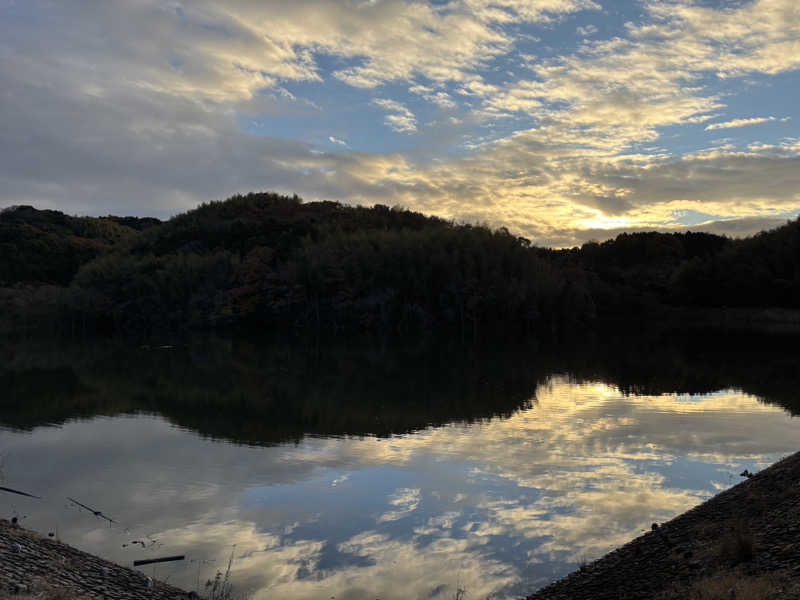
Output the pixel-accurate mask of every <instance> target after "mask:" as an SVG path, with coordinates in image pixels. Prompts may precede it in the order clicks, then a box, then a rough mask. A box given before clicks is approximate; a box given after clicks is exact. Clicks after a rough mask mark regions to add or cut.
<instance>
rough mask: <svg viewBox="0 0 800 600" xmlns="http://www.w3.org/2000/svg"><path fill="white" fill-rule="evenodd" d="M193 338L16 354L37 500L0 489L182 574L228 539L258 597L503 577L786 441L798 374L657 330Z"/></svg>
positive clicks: (420, 591) (728, 478)
mask: <svg viewBox="0 0 800 600" xmlns="http://www.w3.org/2000/svg"><path fill="white" fill-rule="evenodd" d="M204 344H205V345H204V346H199V347H198V346H196V345H193V346H191V347H187V348H183V349H175V350H176V351H175V352H172V351H170V352H169V353H166V354H165V353H162V354H160V355H157V357H156V358H153V357H154V353H153V352H152V351H144V350H136V351H127V350H120V349H118V348H86V349H84V350H82V351H72V352H71V353H70V354H68V356H70V360H69V361H65V360H64V358H63V357H64V356H67V355H65V354H63V353H56V351H53V353H52V354H48V353H47V352H44V353H42V352H41V351H40V350H35V351H34V350H30V349H20V350H17V351H16V353H15V354H14V355H13V356H12V357H10V359H9V360H8V361H7V362H6V365H7V368H6V371H5V373H4V374H3V375H2V377H3V378H4V379H3V383H4V386H5V389H6V390H9V394H8V395H6V396H5V397H4V400H3V408H2V409H0V422H2V423H4V424H5V426H6V430H5V431H0V436H2V437H0V453H2V454H3V456H4V457H5V460H4V462H5V467H4V472H5V477H6V482H7V484H8V485H12V484H13V485H14V486H16V487H19V488H21V489H26V490H29V491H32V492H34V493H37V492H38V493H41V494H42V495H44V496H45V497H46V499H45V501H42V502H36V501H32V500H28V499H24V498H17V497H14V498H12V497H0V515H2V516H8V515H10V514H11V513H13V512H16V513H17V514H19V515H20V516H27V518H26V519H25V520H24V522H25V523H26V524H28V526H31V527H34V528H37V529H40V530H43V531H53V530H55V529H56V528H57V530H58V534H59V535H60V537H61V538H62V539H63V540H65V541H67V542H70V543H73V544H75V545H77V546H79V547H82V548H86V549H88V550H91V551H93V552H96V553H100V554H102V555H104V556H107V557H109V558H111V559H113V560H117V561H119V562H122V563H124V564H130V562H132V560H134V559H136V558H141V557H143V556H160V555H167V554H183V553H185V554H186V555H187V558H188V561H187V562H185V563H183V564H174V565H162V566H159V567H156V570H155V574H156V576H159V577H162V578H169V580H170V581H171V582H173V583H177V584H179V585H182V586H184V587H187V588H192V589H194V588H195V587H197V586H198V582H199V587H200V588H202V584H203V582H204V581H205V579H206V578H208V577H209V576H213V574H214V572H215V571H216V569H218V568H223V569H224V566H225V564H227V558H228V556H229V554H230V552H231V550H232V549H233V553H234V556H235V561H234V572H233V577H234V582H235V583H236V584H237V585H238V586H239V587H240V588H242V589H247V590H253V591H254V593H255V596H256V597H264V598H266V597H280V598H326V599H329V598H330V597H331V596H335V597H336V598H338V599H341V598H381V599H390V598H409V597H411V598H452V597H453V596H454V595H455V592H456V590H457V589H458V588H461V589H466V590H467V591H468V593H469V597H479V598H484V597H487V596H488V597H513V596H519V595H521V594H523V593H527V592H531V591H533V590H534V589H535V588H537V587H539V586H541V585H544V584H546V583H547V582H549V581H550V580H552V579H553V578H555V577H557V576H559V575H561V574H563V573H565V572H567V571H569V570H571V569H572V568H574V566H575V564H576V562H578V561H580V560H582V559H583V558H593V557H596V556H599V555H600V554H602V553H603V552H605V551H607V550H608V549H610V548H611V547H613V546H615V545H618V544H620V543H623V542H625V541H627V540H628V539H630V538H631V537H633V536H635V535H637V534H638V533H639V532H640V531H641V530H642V529H644V528H645V527H648V526H649V524H650V523H651V522H653V521H661V520H665V519H667V518H670V517H671V516H674V515H675V514H678V513H680V512H682V511H684V510H686V509H687V508H689V507H691V506H693V505H695V504H697V503H698V502H699V501H701V500H702V499H704V498H707V497H708V496H710V495H711V494H713V493H714V492H715V491H717V490H718V489H721V488H724V487H727V486H729V485H731V484H732V483H735V482H736V481H738V480H739V477H738V475H737V473H739V472H740V471H741V470H742V469H744V468H749V469H750V470H754V469H756V470H757V469H758V468H760V467H761V466H763V465H765V464H768V463H770V462H772V461H774V460H775V459H776V458H778V457H780V456H782V455H785V454H788V453H790V452H794V451H796V450H797V439H798V436H797V423H796V421H794V420H793V419H792V418H791V416H790V409H791V405H789V404H788V402H786V400H785V399H786V398H790V397H792V394H793V390H792V391H791V392H790V391H789V389H788V388H787V389H785V390H783V388H781V389H782V390H783V391H781V392H780V393H778V394H776V395H774V396H765V397H766V399H767V400H770V401H772V402H776V404H773V403H771V402H765V401H763V399H761V398H758V397H756V396H754V395H751V394H747V393H743V392H740V391H733V389H731V388H733V387H738V388H745V389H750V390H751V391H754V392H757V391H758V389H754V388H753V386H758V385H762V384H760V383H758V382H759V377H758V376H757V375H755V374H754V373H753V372H752V371H747V370H746V369H744V368H742V364H744V363H745V362H746V361H747V358H746V357H741V358H740V359H738V362H737V359H732V358H731V357H730V355H729V354H728V353H727V351H725V350H724V348H723V349H722V350H720V351H719V353H714V354H705V355H704V356H705V359H704V360H702V361H700V360H696V359H695V358H693V357H692V355H691V353H683V354H681V353H680V352H679V350H676V349H675V347H670V348H666V349H665V347H664V346H663V345H662V346H661V348H662V350H661V351H660V353H655V354H651V355H650V356H651V359H650V360H657V359H658V358H661V360H662V362H661V363H660V368H658V369H656V370H651V371H649V372H648V370H647V368H645V366H642V365H641V364H640V365H639V368H638V370H637V369H629V370H626V369H623V368H621V367H620V366H619V365H620V364H624V363H625V362H627V361H630V360H632V359H631V358H629V357H628V358H626V357H625V356H622V355H620V354H616V355H614V356H613V357H612V356H611V355H610V353H608V352H606V353H602V352H592V351H591V348H587V347H583V348H582V349H580V350H578V351H576V353H574V354H557V353H554V352H550V353H547V352H539V353H536V352H533V353H521V352H516V353H513V354H509V355H506V356H499V357H498V356H497V355H495V357H494V358H491V357H488V356H486V357H484V356H481V355H479V354H477V355H476V354H474V353H466V354H460V355H456V354H454V353H453V352H450V353H449V354H448V353H441V354H438V355H433V356H431V355H430V354H425V353H424V352H422V351H419V352H417V351H409V352H408V353H407V354H406V355H405V356H402V357H400V358H398V357H397V355H396V354H392V353H391V352H390V351H388V350H384V351H383V352H384V353H383V354H381V351H380V350H379V351H375V350H374V349H372V350H371V351H370V353H369V356H370V357H371V358H368V359H364V360H366V361H368V362H367V363H366V365H367V368H365V367H364V364H365V363H364V362H363V361H362V362H361V363H360V364H361V365H362V367H361V368H357V367H355V366H353V365H358V364H359V360H358V359H357V357H358V352H359V351H358V350H353V349H350V350H341V349H340V351H339V352H333V353H332V354H328V353H327V351H322V352H320V351H318V350H316V349H314V350H312V351H311V352H309V353H307V354H299V355H298V353H294V354H291V353H290V352H289V351H288V348H289V347H288V346H284V347H281V346H277V347H276V346H272V347H261V348H259V347H258V346H235V345H231V344H230V343H223V344H222V346H221V347H220V346H218V345H216V343H213V342H208V341H206V342H204ZM632 351H633V354H634V355H635V356H640V354H637V352H636V349H635V348H634V349H633V350H632ZM348 353H349V354H348ZM603 356H605V357H606V358H605V359H601V358H599V357H603ZM761 356H762V359H761V360H760V361H758V362H755V361H753V365H754V369H756V370H759V369H760V370H761V371H762V372H763V370H764V369H770V370H773V372H775V373H782V375H781V378H777V377H773V378H772V379H771V380H770V381H769V382H768V383H765V384H764V385H769V386H770V388H769V389H770V390H774V389H777V388H778V387H779V383H781V382H782V383H783V384H785V385H787V386H790V385H793V382H792V381H791V378H792V377H796V375H795V374H793V372H792V371H790V370H785V369H781V368H780V367H778V366H776V364H781V363H780V361H782V360H785V359H786V358H787V357H786V355H785V354H784V353H779V354H778V355H777V356H776V357H775V359H774V360H775V361H776V362H772V363H770V362H769V360H766V359H765V358H764V355H763V354H762V355H761ZM445 357H448V358H445ZM587 357H589V358H587ZM637 360H643V359H637ZM615 361H616V362H615ZM645 364H650V363H649V362H646V361H645ZM676 365H677V367H676ZM311 368H315V369H317V370H316V371H315V372H314V373H315V374H314V376H309V375H308V373H309V372H310V371H309V369H311ZM414 369H416V371H414ZM412 371H413V372H412ZM669 372H673V373H674V374H675V378H674V381H676V382H678V383H677V384H673V385H676V387H675V388H674V389H673V391H671V392H670V393H663V392H664V391H665V389H664V387H663V386H668V385H669V383H668V374H669ZM43 373H46V374H53V373H55V374H56V375H53V378H52V379H49V380H48V377H46V376H45V375H43ZM33 374H36V376H35V377H34V375H33ZM304 374H305V375H304ZM737 378H738V379H737ZM54 382H57V383H54ZM687 382H690V383H687ZM720 384H727V385H725V387H726V388H728V389H722V391H716V390H719V388H717V387H716V386H717V385H720ZM679 385H680V386H683V387H678V386H679ZM634 389H635V390H636V391H638V392H639V393H636V394H632V393H623V391H621V390H624V391H625V392H630V391H631V390H634ZM666 389H668V388H666ZM794 389H796V388H794ZM698 390H699V391H702V392H703V393H701V394H693V395H688V393H687V392H692V391H698ZM196 406H201V407H202V409H197V408H194V407H196ZM348 410H355V411H360V414H339V413H344V412H345V411H348ZM448 414H449V415H451V416H450V418H448ZM76 417H81V418H80V419H76ZM43 423H61V426H59V427H52V426H47V427H42V426H41V425H42V424H43ZM308 434H311V435H308ZM345 434H360V435H345ZM231 442H236V443H231ZM242 442H244V444H242ZM67 497H74V498H78V499H86V500H87V501H91V502H87V503H89V504H90V505H92V506H94V505H95V504H96V505H97V506H99V508H101V509H102V510H103V511H104V512H105V513H106V514H108V515H110V516H111V517H113V518H115V519H117V520H119V521H120V523H121V524H122V525H121V526H119V527H117V526H113V527H109V526H108V524H107V523H105V522H103V521H99V520H98V519H96V518H95V517H93V516H92V515H90V514H88V513H86V512H85V511H84V512H81V511H80V510H79V509H77V508H76V507H75V506H74V505H70V504H69V503H68V502H66V501H65V498H67ZM92 503H94V504H92ZM123 528H127V529H128V530H129V531H127V532H126V531H125V530H124V529H123ZM132 540H142V541H145V545H146V546H147V547H146V548H142V547H140V545H131V544H130V542H131V541H132ZM123 544H127V545H126V546H125V547H123ZM234 545H235V548H233V546H234ZM150 572H151V571H148V573H150Z"/></svg>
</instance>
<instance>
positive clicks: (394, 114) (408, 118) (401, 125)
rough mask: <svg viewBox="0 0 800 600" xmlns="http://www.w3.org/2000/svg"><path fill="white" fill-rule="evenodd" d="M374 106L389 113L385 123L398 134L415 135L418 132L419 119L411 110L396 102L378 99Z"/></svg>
mask: <svg viewBox="0 0 800 600" xmlns="http://www.w3.org/2000/svg"><path fill="white" fill-rule="evenodd" d="M372 104H374V105H376V106H380V107H381V108H382V109H384V110H385V111H387V112H388V113H389V114H387V115H386V116H385V117H384V122H385V123H386V125H387V126H389V127H390V128H391V129H393V130H394V131H397V132H398V133H415V132H416V131H417V119H416V117H415V116H414V113H412V112H411V111H410V110H408V109H407V108H406V107H405V106H403V105H402V104H400V103H399V102H397V101H395V100H388V99H385V98H376V99H374V100H373V101H372Z"/></svg>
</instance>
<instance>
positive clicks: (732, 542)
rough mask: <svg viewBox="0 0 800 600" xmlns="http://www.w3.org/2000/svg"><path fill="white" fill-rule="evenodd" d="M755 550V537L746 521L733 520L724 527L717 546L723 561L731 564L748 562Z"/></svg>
mask: <svg viewBox="0 0 800 600" xmlns="http://www.w3.org/2000/svg"><path fill="white" fill-rule="evenodd" d="M755 551H756V544H755V539H754V538H753V533H752V532H751V531H750V528H749V527H748V526H747V524H746V523H743V522H733V523H731V524H729V525H728V526H727V527H726V528H725V533H724V534H723V536H722V541H721V542H720V546H719V558H720V559H721V560H722V561H723V562H726V563H728V564H733V565H738V564H739V563H744V562H749V561H751V560H753V556H754V555H755Z"/></svg>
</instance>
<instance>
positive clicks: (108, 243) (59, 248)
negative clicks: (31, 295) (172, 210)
mask: <svg viewBox="0 0 800 600" xmlns="http://www.w3.org/2000/svg"><path fill="white" fill-rule="evenodd" d="M160 223H161V221H159V220H158V219H139V218H136V217H100V218H94V217H70V216H67V215H65V214H63V213H61V212H58V211H54V210H36V209H35V208H33V207H32V206H13V207H11V208H7V209H5V210H3V211H0V259H2V260H0V285H11V284H16V283H21V282H27V283H40V284H41V283H51V284H58V285H68V284H69V283H70V281H72V278H73V277H74V276H75V273H77V272H78V269H79V268H80V267H81V265H83V264H85V263H87V262H89V261H90V260H92V259H93V258H95V257H97V256H99V255H101V254H104V253H106V252H107V251H108V250H110V249H111V248H112V247H113V246H114V245H115V244H117V243H119V242H121V241H123V240H126V239H130V238H131V237H132V236H133V235H134V234H135V233H137V232H138V231H141V230H143V229H146V228H148V227H152V226H154V225H158V224H160Z"/></svg>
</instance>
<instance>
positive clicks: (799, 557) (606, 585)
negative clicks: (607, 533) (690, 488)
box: [526, 452, 800, 600]
mask: <svg viewBox="0 0 800 600" xmlns="http://www.w3.org/2000/svg"><path fill="white" fill-rule="evenodd" d="M731 590H733V591H731ZM734 597H735V598H738V599H739V600H743V599H745V600H749V599H751V598H752V599H753V600H756V599H758V600H767V599H772V598H775V599H778V598H800V452H797V453H795V454H792V455H790V456H788V457H786V458H783V459H781V460H780V461H778V462H776V463H774V464H773V465H771V466H769V467H767V468H766V469H764V470H762V471H760V472H759V473H757V474H754V475H751V476H750V477H749V478H747V479H745V480H744V481H742V482H740V483H738V484H737V485H735V486H733V487H731V488H729V489H727V490H725V491H722V492H720V493H719V494H717V495H715V496H713V497H712V498H710V499H709V500H706V501H705V502H703V503H702V504H700V505H698V506H696V507H694V508H692V509H690V510H688V511H687V512H685V513H683V514H681V515H679V516H677V517H675V518H674V519H672V520H671V521H668V522H666V523H663V524H654V525H653V527H652V528H651V530H650V531H648V532H647V533H645V534H643V535H641V536H639V537H637V538H635V539H633V540H631V541H630V542H628V543H627V544H625V545H623V546H621V547H619V548H617V549H616V550H613V551H611V552H609V553H608V554H606V555H605V556H603V557H602V558H600V559H598V560H596V561H593V562H591V563H588V564H585V565H582V566H581V567H580V568H579V569H578V570H576V571H574V572H573V573H571V574H569V575H567V576H566V577H564V578H563V579H560V580H558V581H556V582H554V583H551V584H549V585H547V586H545V587H544V588H542V589H540V590H538V591H536V592H535V593H533V594H532V595H530V596H527V599H526V600H606V599H607V600H622V599H625V600H638V599H641V600H644V599H664V600H673V599H674V600H677V599H679V598H697V599H703V600H705V599H709V600H712V599H716V598H720V599H722V598H734Z"/></svg>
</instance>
